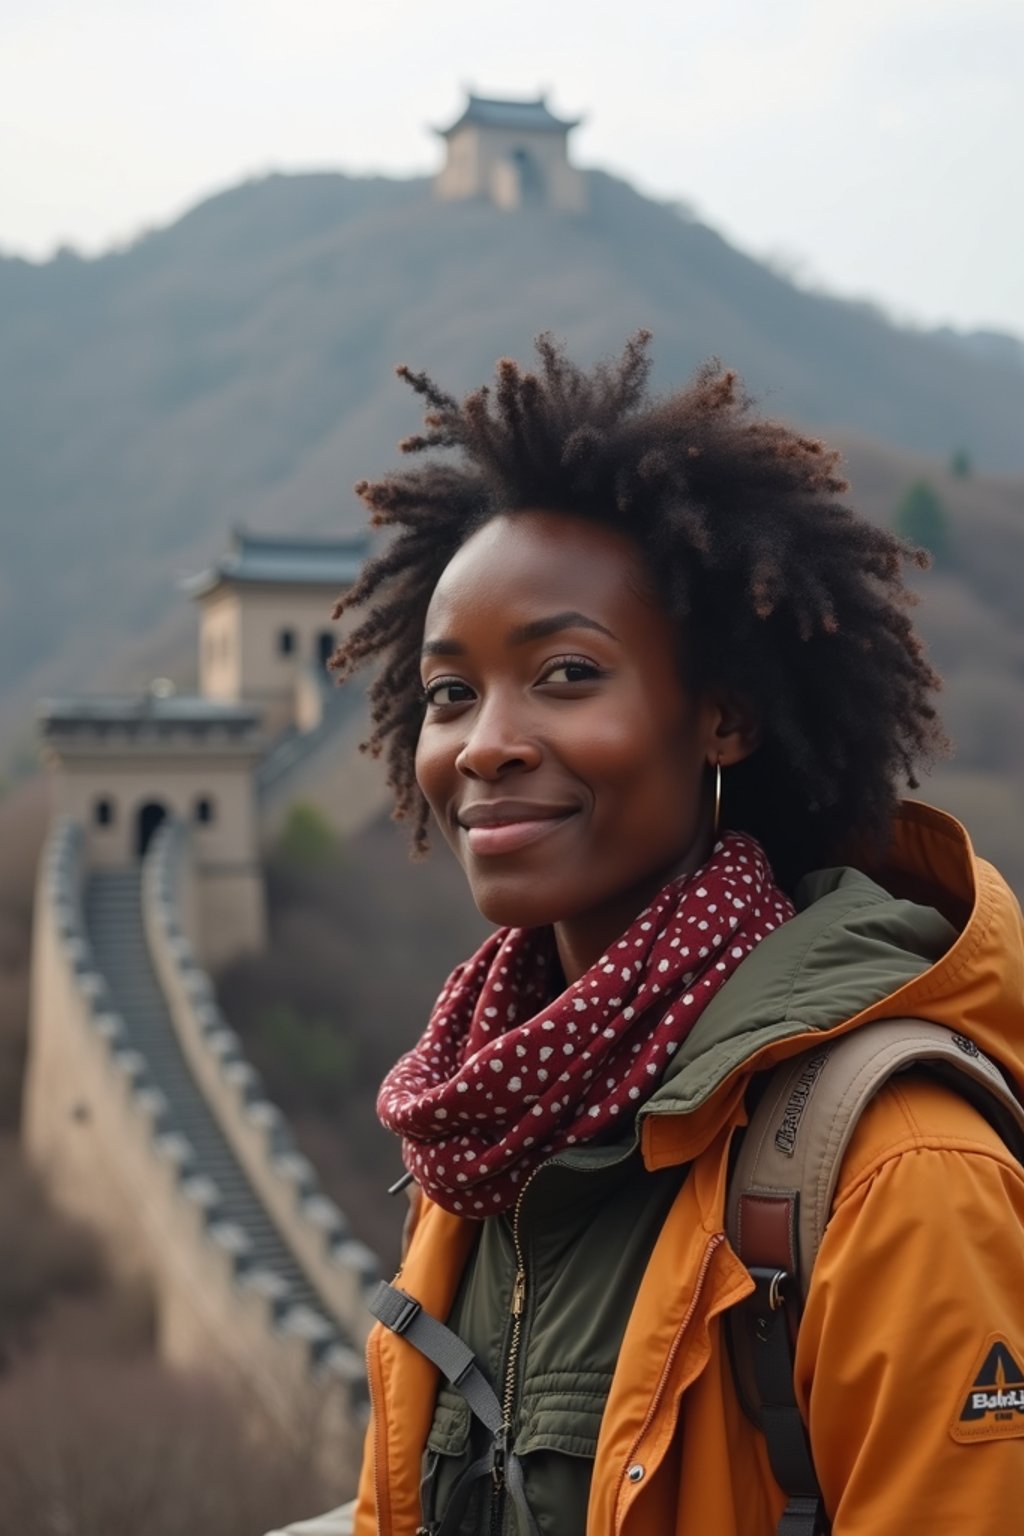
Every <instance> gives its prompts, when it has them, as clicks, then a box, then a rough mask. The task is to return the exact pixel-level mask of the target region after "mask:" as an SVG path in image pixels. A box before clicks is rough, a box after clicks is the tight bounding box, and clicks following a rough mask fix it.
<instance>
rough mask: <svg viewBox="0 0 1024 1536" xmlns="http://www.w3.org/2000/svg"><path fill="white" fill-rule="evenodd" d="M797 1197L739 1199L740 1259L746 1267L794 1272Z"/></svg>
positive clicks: (749, 1197)
mask: <svg viewBox="0 0 1024 1536" xmlns="http://www.w3.org/2000/svg"><path fill="white" fill-rule="evenodd" d="M796 1199H797V1197H796V1194H795V1192H792V1191H791V1192H789V1193H787V1194H781V1195H759V1194H753V1193H751V1192H750V1191H747V1192H746V1193H745V1194H743V1195H741V1196H740V1208H739V1232H738V1234H737V1235H738V1237H739V1256H740V1258H741V1259H742V1260H743V1262H744V1264H746V1266H747V1268H748V1269H749V1268H751V1267H752V1266H754V1267H759V1268H765V1269H770V1268H775V1269H784V1270H786V1271H787V1272H788V1273H789V1274H795V1273H796V1235H795V1234H796Z"/></svg>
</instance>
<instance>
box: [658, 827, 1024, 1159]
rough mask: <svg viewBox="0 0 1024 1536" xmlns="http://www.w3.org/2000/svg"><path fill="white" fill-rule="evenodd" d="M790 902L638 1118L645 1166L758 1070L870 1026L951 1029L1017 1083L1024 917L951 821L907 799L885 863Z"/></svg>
mask: <svg viewBox="0 0 1024 1536" xmlns="http://www.w3.org/2000/svg"><path fill="white" fill-rule="evenodd" d="M795 899H796V905H797V914H796V916H795V917H794V918H792V919H791V920H790V921H789V922H788V923H786V924H784V925H783V926H782V927H781V928H778V929H776V930H775V931H774V932H773V933H771V934H769V935H768V937H767V938H766V939H764V940H762V942H761V943H760V944H759V945H758V946H757V948H756V949H755V950H753V951H752V952H751V954H750V955H749V956H748V957H747V958H746V959H745V960H744V962H743V964H742V965H741V966H740V967H739V968H738V970H737V971H736V972H735V973H734V974H733V975H732V976H731V977H730V978H729V980H728V982H727V983H726V984H725V986H723V987H722V989H721V991H720V992H718V993H717V994H716V995H715V997H714V998H713V999H712V1000H711V1002H710V1003H709V1004H708V1006H707V1008H705V1010H704V1012H703V1013H702V1014H701V1016H700V1018H699V1020H698V1021H697V1023H696V1024H695V1026H694V1028H693V1030H692V1031H691V1033H690V1035H689V1036H688V1037H687V1039H686V1040H685V1041H684V1042H683V1044H682V1045H681V1046H680V1047H679V1050H678V1051H677V1053H676V1055H675V1057H674V1058H673V1062H672V1066H671V1067H670V1069H669V1071H668V1073H667V1074H666V1076H665V1078H664V1079H663V1080H662V1083H661V1085H660V1087H659V1088H658V1090H657V1092H656V1093H655V1094H654V1095H653V1096H652V1098H651V1099H650V1100H649V1101H648V1103H647V1104H646V1105H645V1106H644V1108H643V1109H642V1110H641V1111H640V1116H639V1121H640V1125H641V1133H642V1137H643V1146H644V1155H645V1158H646V1159H647V1161H648V1163H650V1164H651V1165H652V1166H656V1165H657V1164H659V1163H661V1162H663V1161H670V1160H672V1161H674V1160H675V1158H676V1157H677V1156H683V1157H687V1158H689V1157H694V1156H696V1155H697V1154H698V1152H700V1151H701V1150H703V1148H704V1146H706V1145H707V1144H708V1143H709V1141H710V1140H711V1139H712V1138H713V1137H714V1135H715V1134H717V1133H718V1131H719V1130H720V1129H721V1127H722V1126H723V1124H725V1123H726V1121H727V1120H728V1119H729V1118H730V1117H731V1116H732V1115H733V1114H734V1113H735V1112H737V1111H738V1110H739V1106H740V1101H741V1100H742V1097H743V1092H744V1089H745V1086H746V1083H747V1081H748V1080H749V1076H750V1074H751V1072H753V1071H754V1070H763V1069H765V1068H767V1067H769V1066H772V1065H774V1064H775V1063H776V1062H778V1061H781V1060H783V1059H784V1058H785V1057H787V1056H792V1055H794V1054H796V1053H797V1052H798V1051H801V1050H804V1049H806V1048H807V1046H808V1044H809V1043H810V1041H811V1040H812V1039H817V1038H826V1037H831V1036H834V1035H838V1034H841V1033H843V1032H845V1031H846V1030H848V1029H855V1028H857V1027H858V1026H859V1025H861V1024H867V1023H869V1022H870V1021H871V1020H873V1019H881V1018H899V1017H913V1018H920V1019H928V1020H931V1021H932V1022H934V1023H937V1024H944V1025H946V1026H947V1027H949V1028H951V1029H955V1030H957V1031H958V1032H960V1033H962V1034H965V1035H967V1036H969V1037H970V1038H971V1039H972V1040H973V1041H975V1043H976V1044H977V1045H978V1046H979V1047H980V1049H981V1050H982V1051H984V1052H985V1054H986V1055H988V1056H990V1057H992V1059H993V1060H995V1061H996V1062H998V1063H999V1064H1000V1066H1001V1067H1002V1068H1003V1070H1004V1071H1005V1072H1006V1074H1007V1076H1008V1077H1009V1079H1010V1081H1011V1083H1012V1085H1013V1086H1014V1087H1015V1089H1016V1091H1017V1092H1018V1093H1020V1092H1021V1090H1022V1088H1024V920H1022V917H1021V910H1020V907H1019V905H1018V903H1017V901H1016V898H1015V897H1014V895H1013V893H1012V892H1011V891H1010V889H1009V887H1008V886H1007V884H1006V882H1005V881H1004V880H1003V879H1002V877H1001V876H1000V875H999V874H998V873H997V872H996V870H995V869H993V868H992V866H991V865H990V864H987V863H986V862H985V861H984V860H983V859H979V858H978V857H977V856H976V855H975V853H974V850H973V849H972V847H971V843H970V839H969V838H968V836H967V833H966V831H965V830H964V828H963V827H962V826H961V825H960V823H959V822H958V821H956V820H955V818H954V817H952V816H950V815H948V814H946V813H945V812H944V811H938V810H935V809H933V808H932V807H931V806H928V805H924V804H922V803H920V802H918V801H907V802H905V803H904V804H903V805H902V806H901V807H900V810H899V812H898V813H897V815H896V818H895V820H894V823H893V828H892V835H891V839H890V842H889V846H888V847H887V848H886V849H885V850H884V851H883V852H882V854H881V856H879V854H878V852H877V850H876V852H875V856H874V857H873V858H871V857H870V856H865V857H863V858H858V859H857V860H856V867H842V868H836V869H826V870H819V871H817V872H816V873H815V874H812V875H809V876H807V877H806V878H805V879H804V880H803V881H801V883H800V886H799V887H798V889H797V892H796V898H795ZM680 1117H685V1123H681V1120H680Z"/></svg>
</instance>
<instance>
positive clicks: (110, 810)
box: [93, 799, 114, 827]
mask: <svg viewBox="0 0 1024 1536" xmlns="http://www.w3.org/2000/svg"><path fill="white" fill-rule="evenodd" d="M93 819H94V820H95V822H96V825H97V826H98V827H112V826H113V825H114V802H113V801H112V800H106V799H104V800H97V801H96V805H95V807H94V809H93Z"/></svg>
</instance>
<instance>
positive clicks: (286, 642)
mask: <svg viewBox="0 0 1024 1536" xmlns="http://www.w3.org/2000/svg"><path fill="white" fill-rule="evenodd" d="M277 649H278V653H279V654H280V655H281V656H291V655H292V654H293V653H294V651H295V631H294V629H282V630H280V631H279V632H278V636H277Z"/></svg>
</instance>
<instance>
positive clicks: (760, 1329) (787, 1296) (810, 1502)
mask: <svg viewBox="0 0 1024 1536" xmlns="http://www.w3.org/2000/svg"><path fill="white" fill-rule="evenodd" d="M750 1275H751V1278H752V1279H753V1281H754V1287H755V1288H754V1291H753V1293H752V1295H750V1296H749V1297H747V1299H746V1301H745V1302H744V1303H743V1326H744V1327H745V1328H746V1329H747V1331H748V1340H749V1349H750V1352H751V1359H752V1363H753V1368H754V1379H755V1382H756V1385H757V1393H758V1397H759V1399H760V1406H759V1412H758V1421H759V1423H760V1426H761V1430H762V1433H763V1434H764V1437H765V1441H766V1443H767V1446H768V1460H769V1462H770V1463H771V1469H772V1475H773V1476H774V1478H775V1481H776V1482H777V1483H778V1485H779V1487H780V1488H781V1489H782V1490H783V1492H784V1493H785V1494H786V1496H787V1498H788V1501H789V1502H788V1503H787V1505H786V1508H785V1510H784V1511H783V1514H782V1518H781V1520H780V1522H779V1526H778V1531H777V1536H818V1532H820V1531H822V1530H825V1529H827V1524H826V1522H825V1517H824V1506H823V1503H822V1498H821V1489H820V1488H819V1486H818V1479H817V1476H816V1474H815V1471H814V1462H813V1460H812V1458H811V1451H810V1446H809V1445H808V1441H807V1430H806V1428H805V1427H804V1421H803V1419H802V1418H801V1417H800V1409H799V1407H798V1405H797V1401H796V1391H795V1389H794V1384H793V1339H794V1338H795V1337H796V1325H797V1322H798V1320H799V1314H798V1311H797V1306H796V1302H795V1301H794V1299H793V1296H794V1293H795V1291H796V1281H795V1280H793V1279H792V1278H791V1277H790V1276H789V1275H787V1274H785V1273H783V1272H780V1271H779V1270H776V1269H761V1268H759V1267H756V1266H752V1267H751V1269H750Z"/></svg>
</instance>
